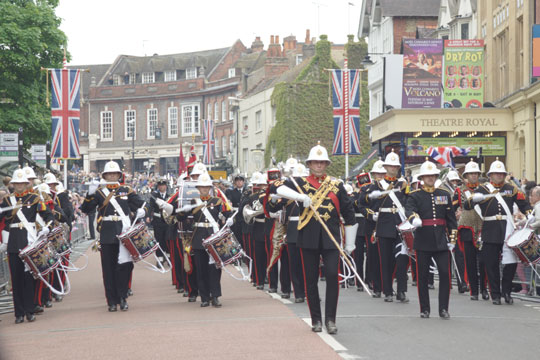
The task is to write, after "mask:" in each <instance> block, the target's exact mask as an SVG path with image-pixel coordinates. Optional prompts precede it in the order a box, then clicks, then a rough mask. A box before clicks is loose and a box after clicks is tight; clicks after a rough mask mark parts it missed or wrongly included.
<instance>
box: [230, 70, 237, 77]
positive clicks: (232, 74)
mask: <svg viewBox="0 0 540 360" xmlns="http://www.w3.org/2000/svg"><path fill="white" fill-rule="evenodd" d="M235 76H236V69H235V68H229V79H230V78H233V77H235Z"/></svg>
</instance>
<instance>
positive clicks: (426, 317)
mask: <svg viewBox="0 0 540 360" xmlns="http://www.w3.org/2000/svg"><path fill="white" fill-rule="evenodd" d="M420 317H421V318H422V319H429V311H427V310H426V311H422V312H421V313H420Z"/></svg>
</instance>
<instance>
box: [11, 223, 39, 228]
mask: <svg viewBox="0 0 540 360" xmlns="http://www.w3.org/2000/svg"><path fill="white" fill-rule="evenodd" d="M28 225H30V226H31V227H32V228H34V229H35V228H36V224H35V223H33V222H29V223H28ZM9 227H10V228H11V229H24V224H23V223H22V222H18V223H13V224H9Z"/></svg>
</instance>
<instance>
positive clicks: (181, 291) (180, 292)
mask: <svg viewBox="0 0 540 360" xmlns="http://www.w3.org/2000/svg"><path fill="white" fill-rule="evenodd" d="M176 292H177V293H179V294H183V293H184V288H180V289H178V290H176Z"/></svg>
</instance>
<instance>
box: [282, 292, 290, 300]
mask: <svg viewBox="0 0 540 360" xmlns="http://www.w3.org/2000/svg"><path fill="white" fill-rule="evenodd" d="M281 298H282V299H290V298H291V293H283V294H281Z"/></svg>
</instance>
